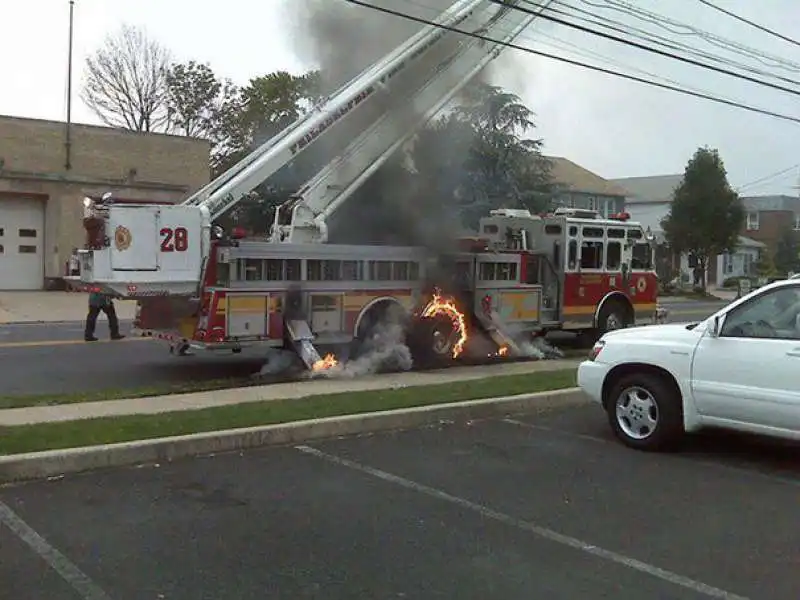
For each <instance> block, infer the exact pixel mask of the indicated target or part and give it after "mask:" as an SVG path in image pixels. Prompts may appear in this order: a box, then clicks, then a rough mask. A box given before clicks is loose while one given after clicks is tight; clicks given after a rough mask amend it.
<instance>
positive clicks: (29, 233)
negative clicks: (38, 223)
mask: <svg viewBox="0 0 800 600" xmlns="http://www.w3.org/2000/svg"><path fill="white" fill-rule="evenodd" d="M19 237H21V238H23V237H24V238H35V237H36V230H35V229H20V230H19Z"/></svg>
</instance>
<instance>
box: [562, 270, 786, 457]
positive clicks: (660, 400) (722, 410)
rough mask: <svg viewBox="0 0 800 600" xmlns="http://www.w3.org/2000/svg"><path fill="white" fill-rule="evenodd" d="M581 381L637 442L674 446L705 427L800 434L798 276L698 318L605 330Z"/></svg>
mask: <svg viewBox="0 0 800 600" xmlns="http://www.w3.org/2000/svg"><path fill="white" fill-rule="evenodd" d="M578 385H579V386H580V387H581V389H583V391H584V392H585V393H586V394H587V395H588V396H590V397H591V398H592V399H593V400H595V401H596V402H598V403H600V404H601V405H602V406H603V408H604V409H605V411H606V413H607V416H608V420H609V423H610V425H611V428H612V429H613V431H614V433H615V434H616V436H617V437H618V438H619V439H620V440H621V441H622V442H623V443H625V444H626V445H628V446H631V447H633V448H638V449H642V450H659V449H666V448H668V447H671V446H673V445H674V444H675V443H676V442H677V441H679V440H680V439H681V437H682V436H683V434H684V433H685V432H693V431H697V430H698V429H701V428H703V427H723V428H728V429H737V430H741V431H749V432H753V433H761V434H766V435H772V436H778V437H784V438H791V439H800V278H792V279H787V280H783V281H777V282H774V283H772V284H769V285H766V286H764V287H762V288H759V289H757V290H754V291H753V292H751V293H750V294H748V295H746V296H744V297H742V298H740V299H738V300H736V301H734V302H732V303H731V304H729V305H728V306H726V307H725V308H723V309H721V310H720V311H718V312H717V313H715V314H713V315H712V316H710V317H709V318H708V319H706V320H705V321H702V322H700V323H691V324H669V325H653V326H646V327H636V328H631V329H620V330H617V331H612V332H609V333H606V334H605V335H604V336H603V337H602V338H600V340H599V341H598V342H597V344H595V346H594V348H593V349H592V351H591V353H590V356H589V358H588V360H585V361H583V362H582V363H581V364H580V366H579V367H578Z"/></svg>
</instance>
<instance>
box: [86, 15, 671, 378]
mask: <svg viewBox="0 0 800 600" xmlns="http://www.w3.org/2000/svg"><path fill="white" fill-rule="evenodd" d="M515 4H516V2H509V3H507V4H505V5H502V6H499V5H498V4H497V3H494V2H491V1H490V0H459V1H458V2H455V3H454V4H453V5H452V6H451V7H450V8H448V9H447V10H446V11H444V12H443V13H442V14H441V15H440V16H439V17H438V18H437V19H436V20H435V21H433V24H431V25H429V26H426V27H424V28H423V29H421V30H420V31H419V32H418V33H416V34H415V35H413V36H411V37H410V38H409V39H408V40H406V41H405V42H404V43H403V44H401V45H400V46H399V47H397V48H396V49H395V50H393V51H392V52H390V53H389V54H388V55H386V56H384V57H383V58H381V59H380V60H378V61H377V62H375V63H374V64H373V65H371V66H370V67H368V68H367V69H365V70H364V71H363V72H362V73H361V74H360V75H358V76H357V77H355V78H354V79H353V80H351V81H350V82H349V83H347V84H345V85H344V86H342V87H341V88H340V89H338V90H337V91H335V92H334V93H332V94H331V95H330V96H329V97H328V98H327V99H325V100H324V101H322V102H320V103H319V104H318V105H317V106H316V107H314V109H313V110H311V111H309V113H308V114H306V115H305V116H303V117H301V118H300V119H298V120H297V121H296V122H295V123H293V124H292V125H290V126H289V127H287V128H286V129H284V130H283V131H281V132H280V133H279V134H277V135H276V136H274V137H273V138H271V139H269V140H268V141H266V142H265V143H264V144H262V145H261V146H260V147H258V148H257V149H255V150H254V151H253V152H252V153H251V154H250V155H249V156H247V157H246V158H245V159H243V160H242V161H240V162H239V163H237V164H236V165H234V166H233V167H231V168H230V169H229V170H228V171H226V172H225V173H223V174H222V175H220V176H219V177H217V178H216V179H214V180H213V181H212V182H211V183H209V184H208V185H206V186H205V187H203V188H202V189H200V190H198V191H197V192H196V193H194V194H193V195H192V196H191V197H189V198H188V199H187V200H186V201H184V202H183V203H182V204H178V205H167V206H164V205H159V206H154V205H150V204H130V203H125V204H119V205H115V204H114V202H113V197H112V196H111V195H110V194H106V196H104V199H103V201H101V202H99V203H94V202H92V201H90V200H88V199H87V201H86V213H85V218H84V227H85V229H86V234H87V241H86V245H85V248H84V249H83V250H81V251H79V254H80V259H81V275H80V280H81V282H82V283H83V284H85V285H87V286H88V287H90V289H94V290H97V291H102V292H105V293H108V294H111V295H114V296H116V297H120V298H126V299H136V300H137V316H136V319H135V323H134V326H135V327H136V328H137V329H138V330H139V332H140V333H141V334H142V335H146V336H153V337H157V338H161V339H165V340H168V341H169V342H170V343H171V344H172V345H173V347H183V348H186V347H189V346H192V347H197V348H205V349H211V350H229V351H233V352H239V351H241V349H242V348H244V347H247V346H253V345H262V346H267V347H283V348H289V349H292V350H294V351H295V352H296V353H297V354H298V356H299V357H300V358H301V360H302V361H303V363H304V364H305V365H306V367H308V368H310V369H316V368H318V367H320V366H325V365H326V364H328V363H329V360H328V357H326V358H323V357H322V354H321V352H320V351H319V350H318V348H320V347H322V346H339V345H341V344H351V345H352V344H353V343H354V342H355V344H356V346H357V347H358V346H359V345H362V346H363V345H366V343H367V342H368V340H370V339H371V336H372V335H374V332H375V331H376V328H377V327H379V326H380V325H381V324H382V323H383V322H385V320H386V319H388V318H390V317H391V318H392V319H393V320H397V322H399V323H402V326H403V327H404V328H405V330H406V334H407V338H408V339H409V340H411V343H410V345H411V347H412V350H413V351H414V354H415V358H416V359H418V360H424V361H427V360H441V359H443V358H450V359H452V358H455V357H457V356H459V355H460V354H461V352H462V351H463V348H464V343H465V341H466V339H467V331H468V330H470V331H481V332H482V333H483V334H484V336H483V337H484V338H486V339H488V340H491V341H492V342H493V344H494V346H495V348H496V351H497V353H499V354H508V355H511V356H514V355H519V354H522V353H524V347H523V345H522V342H521V341H524V340H525V339H526V337H528V338H529V337H530V336H531V335H535V334H540V333H543V332H546V331H548V330H552V329H575V330H591V331H596V330H600V331H604V330H607V329H612V328H616V327H624V326H628V325H633V324H635V323H641V322H646V321H651V320H653V319H654V317H655V316H656V312H657V307H656V298H657V296H656V294H657V291H656V290H657V282H656V278H655V272H654V271H653V264H652V263H653V261H652V256H653V252H652V248H651V246H650V242H649V240H648V239H647V236H646V235H645V232H644V231H643V229H642V228H641V226H640V225H638V224H637V223H633V222H630V221H629V220H626V219H625V218H624V216H620V217H618V218H614V219H601V218H600V217H599V215H597V214H596V213H580V212H578V213H576V212H575V211H572V212H570V211H568V210H561V211H556V213H554V214H547V215H532V214H530V213H529V212H527V211H520V210H496V211H492V213H491V214H490V215H488V216H486V217H484V218H482V219H481V221H480V232H479V235H478V237H476V238H472V239H464V240H462V247H461V248H460V249H459V251H458V252H454V253H453V255H452V256H448V257H447V263H448V273H450V274H451V275H452V277H450V278H449V279H451V280H450V281H448V282H447V287H448V289H449V290H452V291H454V299H453V300H452V301H450V302H447V301H440V300H441V299H440V298H439V295H438V292H437V291H436V290H435V289H434V288H432V286H431V281H430V276H431V275H433V274H434V273H441V269H440V268H438V267H440V266H441V265H440V264H438V263H440V262H441V260H442V257H432V256H430V253H429V252H427V251H426V250H425V249H424V248H417V247H396V246H363V245H342V244H331V243H327V242H328V231H327V224H326V223H327V220H328V219H329V217H330V216H331V215H332V214H333V213H334V212H335V211H336V209H337V208H338V207H339V206H341V205H342V203H343V202H345V201H346V200H347V199H348V198H349V197H350V196H351V195H352V193H353V192H354V191H355V190H356V189H357V188H358V187H359V186H360V185H361V184H362V183H363V182H364V181H365V180H366V179H367V178H368V177H370V176H371V175H372V174H373V173H374V172H375V171H376V170H377V169H378V168H379V167H380V166H381V165H383V164H384V163H385V162H386V160H388V158H389V157H391V156H392V155H393V154H394V153H396V152H398V151H399V150H400V149H401V148H402V147H403V146H404V145H405V144H407V143H408V142H409V141H410V140H411V139H412V137H413V136H414V135H415V133H416V131H418V130H419V128H420V127H421V126H423V125H424V124H425V123H426V122H427V121H429V120H430V119H431V118H432V117H433V116H434V115H436V114H437V113H438V112H439V111H441V110H442V109H443V108H445V107H446V106H447V104H448V103H449V102H450V101H451V100H452V99H453V98H454V97H455V96H456V94H458V92H459V91H460V90H461V89H462V88H463V86H464V85H466V84H467V83H468V82H469V81H470V80H472V79H473V78H474V77H475V76H476V75H477V74H478V73H479V72H480V71H481V70H482V69H483V68H484V67H485V66H486V65H487V64H488V63H489V62H490V61H491V60H493V59H494V58H495V57H496V56H498V55H499V53H500V52H501V51H502V50H503V49H504V48H505V45H506V44H507V43H509V42H511V41H512V40H514V39H515V38H516V37H517V36H518V35H519V34H520V33H521V32H522V31H523V30H524V29H525V28H526V27H527V26H528V25H529V24H530V23H531V22H532V21H533V19H534V18H535V15H530V14H529V13H526V12H523V11H518V10H515V8H514V5H515ZM545 6H546V4H545ZM442 26H445V28H442ZM446 27H458V28H459V29H461V30H464V31H475V32H480V33H481V34H482V36H484V37H483V39H480V38H476V37H474V36H466V35H462V34H459V33H457V32H454V31H451V30H448V29H446ZM486 39H491V40H497V41H496V42H491V43H490V42H488V41H485V40H486ZM322 138H325V140H326V142H328V141H330V142H331V144H334V143H335V142H336V141H340V142H341V143H340V146H339V147H336V148H335V149H334V150H333V151H332V160H331V161H330V162H329V163H328V164H327V165H325V166H324V167H323V168H322V169H321V170H320V171H319V172H318V173H317V174H316V175H315V176H314V177H313V178H312V179H311V180H310V181H308V182H307V183H306V184H305V185H304V186H303V187H302V188H301V189H300V190H299V191H298V193H297V194H295V195H294V196H293V197H291V198H290V199H289V200H288V201H287V202H286V203H284V204H283V205H282V206H280V207H279V208H278V210H276V214H275V220H274V223H273V226H272V232H271V237H270V239H268V240H264V239H247V238H245V237H243V236H242V235H240V234H239V233H238V232H236V231H234V232H230V233H228V232H224V231H222V230H221V228H219V227H217V226H216V225H214V222H215V220H216V219H218V218H219V217H220V216H222V215H223V214H224V213H225V212H226V211H228V210H230V209H231V208H232V207H233V206H235V205H236V204H237V203H238V202H240V201H241V200H242V199H243V198H245V197H247V196H248V195H249V194H250V193H252V191H253V190H254V189H255V188H256V187H257V186H258V185H260V184H261V183H263V182H264V181H267V180H268V179H269V178H270V177H271V176H273V175H274V174H275V173H276V172H277V171H278V170H279V169H281V168H282V167H284V166H285V165H287V164H288V163H290V162H291V161H293V160H294V159H295V158H296V157H297V156H298V155H300V154H301V153H302V152H303V151H304V150H306V149H307V148H309V147H310V146H312V145H313V144H314V143H315V142H317V141H319V140H320V139H322ZM441 285H442V282H438V283H436V287H437V288H438V287H440V286H441ZM433 300H437V301H440V302H439V304H436V303H434V302H433Z"/></svg>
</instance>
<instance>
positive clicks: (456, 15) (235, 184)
mask: <svg viewBox="0 0 800 600" xmlns="http://www.w3.org/2000/svg"><path fill="white" fill-rule="evenodd" d="M481 4H482V0H459V1H458V2H456V3H455V4H453V5H452V6H451V7H450V8H448V9H447V10H445V11H444V12H443V13H442V14H441V15H440V16H439V17H438V18H437V19H436V20H435V21H434V23H435V24H434V25H428V26H426V27H425V28H423V29H422V30H421V31H419V32H418V33H416V34H415V35H413V36H411V37H410V38H409V39H408V40H406V42H404V43H403V44H401V45H400V46H398V47H397V48H396V49H395V50H393V51H392V52H390V53H389V54H388V55H386V56H385V57H383V58H381V59H380V60H379V61H377V62H376V63H374V64H373V65H372V66H371V67H369V68H367V69H366V70H365V71H363V72H362V73H361V74H360V75H358V76H357V77H356V78H354V79H353V80H352V81H351V82H349V83H348V84H346V85H344V86H342V87H341V88H340V89H339V90H338V91H337V92H336V93H335V94H334V95H332V96H331V97H330V98H329V99H328V100H327V101H325V102H323V103H321V104H319V105H318V106H317V107H315V109H314V110H312V111H311V112H310V113H309V114H308V115H306V116H304V117H302V118H301V119H299V120H298V121H296V122H295V123H293V124H292V125H290V126H288V127H287V128H286V129H284V130H283V131H282V132H280V133H279V134H278V135H276V136H274V137H273V138H271V139H270V140H268V141H267V142H265V143H264V144H262V145H261V146H260V147H259V148H258V149H256V150H255V151H254V152H252V153H251V154H250V155H249V156H248V157H246V158H245V159H243V160H242V161H240V162H239V163H238V164H236V165H235V166H234V167H232V168H231V169H229V170H228V171H226V172H225V173H223V174H222V175H221V176H220V177H218V178H217V179H216V180H214V181H213V182H211V183H210V184H208V185H207V186H206V187H205V188H203V189H202V190H200V191H199V192H197V193H196V194H194V195H193V196H192V197H190V198H189V199H188V200H187V201H186V202H185V204H189V205H196V206H205V207H206V208H207V209H208V212H209V214H210V216H211V219H212V220H213V219H216V218H218V217H220V216H221V215H222V214H224V213H225V212H226V211H227V210H229V209H230V208H232V207H233V206H235V205H236V204H237V203H238V202H239V201H240V200H241V199H242V198H243V197H244V196H245V195H247V194H249V193H250V192H251V191H252V190H253V189H254V188H255V187H257V186H258V185H259V184H261V183H262V182H263V181H265V180H266V179H267V178H269V177H270V176H272V175H273V174H275V173H276V172H277V171H278V170H279V169H281V168H282V167H283V166H285V165H286V164H287V163H289V162H290V161H291V160H292V159H294V158H295V156H297V155H298V154H299V153H300V152H302V151H303V150H305V149H306V148H308V147H309V146H310V145H311V144H312V143H314V142H315V141H316V140H318V139H319V138H320V137H321V136H322V135H324V134H325V133H326V132H328V131H330V130H331V128H332V127H333V126H334V125H336V124H337V123H339V122H340V121H342V120H343V119H344V118H345V117H348V116H349V115H350V114H351V113H353V112H355V110H356V109H357V108H358V107H360V106H361V105H363V104H365V103H366V102H368V101H369V100H370V98H371V97H372V96H374V95H375V94H376V92H377V91H378V90H379V89H380V88H381V86H385V85H387V84H388V83H389V82H390V81H391V80H392V79H394V78H395V77H397V76H398V75H399V74H401V73H403V72H404V71H405V70H406V69H407V68H408V67H409V66H411V65H413V64H414V63H415V62H417V61H419V59H420V58H421V57H423V56H425V55H426V54H427V53H428V51H429V50H430V49H431V48H432V47H434V46H435V45H436V44H437V42H439V40H441V39H442V37H444V33H446V30H443V29H441V27H439V25H446V26H450V27H452V26H456V25H458V24H459V23H461V22H463V21H464V20H466V19H467V18H469V17H470V16H471V15H472V13H473V12H474V11H475V9H476V8H477V7H479V6H480V5H481Z"/></svg>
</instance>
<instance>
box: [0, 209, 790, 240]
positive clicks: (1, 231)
mask: <svg viewBox="0 0 800 600" xmlns="http://www.w3.org/2000/svg"><path fill="white" fill-rule="evenodd" d="M794 230H795V231H800V213H795V215H794ZM0 235H3V230H2V229H0Z"/></svg>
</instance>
